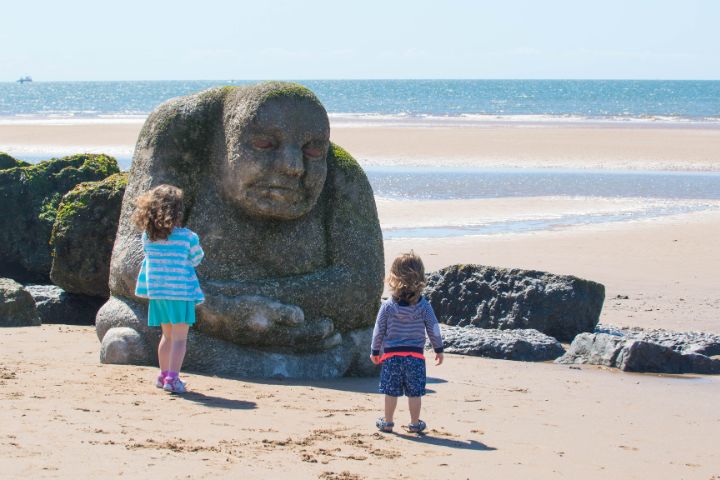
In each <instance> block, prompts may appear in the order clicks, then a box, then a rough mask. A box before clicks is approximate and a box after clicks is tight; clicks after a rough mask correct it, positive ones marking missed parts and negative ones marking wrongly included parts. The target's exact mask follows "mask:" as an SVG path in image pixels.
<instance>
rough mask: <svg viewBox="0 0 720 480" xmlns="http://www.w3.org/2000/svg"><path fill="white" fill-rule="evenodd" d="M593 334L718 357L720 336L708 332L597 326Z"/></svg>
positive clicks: (719, 353)
mask: <svg viewBox="0 0 720 480" xmlns="http://www.w3.org/2000/svg"><path fill="white" fill-rule="evenodd" d="M595 333H609V334H611V335H616V336H622V337H625V338H628V339H632V340H642V341H645V342H648V343H656V344H658V345H662V346H664V347H670V348H672V349H673V350H675V351H676V352H680V353H698V354H700V355H705V356H708V357H712V356H714V355H720V335H716V334H714V333H708V332H674V331H672V330H664V329H661V328H657V329H649V330H646V329H643V328H637V327H636V328H620V327H615V326H613V325H604V324H598V325H597V327H596V328H595Z"/></svg>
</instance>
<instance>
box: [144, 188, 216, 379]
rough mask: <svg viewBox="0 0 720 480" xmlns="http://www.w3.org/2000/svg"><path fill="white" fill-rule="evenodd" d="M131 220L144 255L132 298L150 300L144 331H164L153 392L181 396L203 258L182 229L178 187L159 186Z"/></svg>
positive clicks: (146, 196) (146, 195) (195, 238)
mask: <svg viewBox="0 0 720 480" xmlns="http://www.w3.org/2000/svg"><path fill="white" fill-rule="evenodd" d="M133 220H134V222H135V224H136V225H137V227H138V228H139V229H141V230H143V234H142V244H143V252H144V253H145V258H144V260H143V262H142V266H141V268H140V273H139V274H138V278H137V284H136V286H135V295H137V296H138V297H141V298H147V299H149V306H148V325H149V326H151V327H161V328H162V337H161V338H160V344H159V345H158V363H159V364H160V374H159V375H158V378H157V380H156V382H155V386H156V387H158V388H162V389H164V390H165V391H168V392H171V393H185V392H186V391H187V390H186V387H185V382H183V381H182V380H180V378H179V373H180V368H181V367H182V363H183V359H184V358H185V352H186V350H187V336H188V330H189V329H190V326H191V325H193V324H194V323H195V305H196V304H198V303H201V302H202V301H203V300H204V295H203V292H202V290H201V289H200V283H199V282H198V278H197V275H196V274H195V267H197V266H198V265H199V264H200V262H201V261H202V259H203V256H204V253H203V250H202V247H200V240H199V239H198V236H197V234H196V233H195V232H193V231H191V230H190V229H187V228H183V227H182V220H183V192H182V190H180V189H179V188H177V187H173V186H172V185H159V186H157V187H155V188H153V189H152V190H150V191H148V192H146V193H144V194H143V195H141V196H140V197H139V198H138V199H137V202H136V210H135V214H134V216H133Z"/></svg>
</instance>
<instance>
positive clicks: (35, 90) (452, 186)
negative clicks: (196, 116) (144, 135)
mask: <svg viewBox="0 0 720 480" xmlns="http://www.w3.org/2000/svg"><path fill="white" fill-rule="evenodd" d="M250 83H254V82H252V81H242V80H218V81H210V80H208V81H118V82H32V83H25V84H20V83H0V123H18V122H20V123H24V122H30V123H34V122H51V123H88V122H89V123H95V122H100V123H104V122H106V123H116V122H119V123H122V122H142V120H143V119H144V118H145V117H146V116H147V115H148V114H149V113H150V112H151V111H152V110H153V109H154V108H155V107H157V106H158V105H159V104H160V103H162V102H164V101H165V100H168V99H170V98H172V97H177V96H182V95H186V94H189V93H193V92H197V91H200V90H204V89H208V88H212V87H217V86H225V85H245V84H250ZM298 83H301V84H303V85H305V86H307V87H309V88H310V89H311V90H313V91H314V92H315V94H316V95H317V96H318V97H319V98H320V100H321V101H322V102H323V104H324V105H325V108H326V109H327V111H328V114H329V116H330V119H331V123H332V124H333V125H343V126H366V125H382V126H391V127H392V126H398V127H402V126H417V125H422V126H434V125H438V126H483V125H493V124H498V123H499V124H513V125H515V124H516V125H543V124H557V123H560V124H562V123H573V124H578V123H579V124H588V125H594V124H624V125H663V126H675V127H678V128H683V127H693V126H695V127H697V126H701V127H703V128H719V129H720V81H675V80H672V81H671V80H657V81H652V80H642V81H634V80H307V81H303V80H300V81H298ZM55 153H57V155H60V154H65V153H66V152H41V153H38V152H35V153H29V154H26V155H25V156H24V157H23V155H16V156H17V157H18V158H21V159H24V160H29V161H33V162H34V161H39V160H42V159H44V158H50V157H52V156H55ZM111 153H113V152H111ZM719 155H720V152H719ZM116 156H117V157H118V160H119V163H120V164H121V166H122V167H123V168H127V167H128V166H129V164H130V160H131V152H119V154H118V153H116ZM366 171H367V174H368V178H369V179H370V182H371V184H372V185H373V189H374V191H375V194H376V196H378V197H381V198H390V199H399V200H402V199H413V200H462V199H478V198H511V197H540V196H543V197H557V198H563V199H567V198H572V197H575V196H582V197H585V198H587V197H597V198H615V199H637V202H638V208H636V209H633V210H632V211H631V212H627V211H617V212H613V211H609V212H604V213H602V214H597V213H593V214H590V213H588V214H586V215H583V214H577V212H573V213H572V214H570V213H569V214H567V215H565V216H562V215H561V216H560V217H558V216H557V215H553V216H548V217H547V218H537V217H536V216H535V217H533V218H528V219H517V218H514V219H513V220H512V221H511V220H508V221H506V222H495V223H492V224H468V225H463V226H460V227H457V226H452V227H449V226H444V225H437V226H434V227H424V228H418V229H386V230H385V232H384V233H385V236H386V238H404V237H447V236H457V235H494V234H503V233H519V232H533V231H541V230H553V229H562V228H570V227H573V226H577V225H586V224H595V223H615V222H627V221H638V220H649V219H657V218H661V217H667V216H672V215H678V214H684V213H692V212H699V211H707V210H714V209H718V208H720V173H718V172H658V171H642V170H640V171H632V172H628V171H609V170H597V171H593V170H567V169H555V168H553V169H528V168H517V169H513V168H474V169H473V168H465V167H463V168H443V167H441V166H438V167H437V168H416V167H412V168H411V167H398V166H392V165H388V166H368V167H367V168H366Z"/></svg>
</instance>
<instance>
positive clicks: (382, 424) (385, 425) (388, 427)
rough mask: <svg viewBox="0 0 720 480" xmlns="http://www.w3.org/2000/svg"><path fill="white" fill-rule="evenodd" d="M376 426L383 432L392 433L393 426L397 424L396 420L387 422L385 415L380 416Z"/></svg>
mask: <svg viewBox="0 0 720 480" xmlns="http://www.w3.org/2000/svg"><path fill="white" fill-rule="evenodd" d="M375 426H376V427H377V429H378V430H380V431H381V432H384V433H391V432H392V431H393V427H394V426H395V422H386V421H385V417H380V418H378V419H377V420H376V421H375Z"/></svg>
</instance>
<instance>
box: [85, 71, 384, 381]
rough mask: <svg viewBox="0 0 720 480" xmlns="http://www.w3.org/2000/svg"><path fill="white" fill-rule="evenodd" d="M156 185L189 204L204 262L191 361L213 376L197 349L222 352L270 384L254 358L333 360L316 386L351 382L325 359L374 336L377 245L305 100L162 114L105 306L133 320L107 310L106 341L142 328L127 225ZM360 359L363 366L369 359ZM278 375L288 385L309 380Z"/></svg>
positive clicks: (144, 144)
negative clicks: (328, 379)
mask: <svg viewBox="0 0 720 480" xmlns="http://www.w3.org/2000/svg"><path fill="white" fill-rule="evenodd" d="M161 183H170V184H173V185H176V186H178V187H180V188H182V189H183V190H184V191H185V206H186V225H187V226H188V227H189V228H191V229H192V230H194V231H195V232H197V233H198V235H199V236H200V240H201V243H202V245H203V249H204V250H205V254H206V256H205V260H204V262H203V264H202V265H201V266H200V267H199V268H198V269H197V272H198V277H199V279H200V283H201V286H202V288H203V290H204V292H205V295H206V302H205V303H203V304H202V305H200V306H199V307H198V311H197V312H198V323H197V326H196V329H194V331H193V337H194V338H197V340H193V342H194V343H193V345H196V347H192V346H191V347H190V348H189V352H192V351H193V348H194V349H195V350H196V352H195V353H189V355H190V356H192V355H195V354H197V355H202V356H203V357H204V358H206V359H208V362H209V366H207V368H208V371H214V370H215V367H216V365H215V363H214V361H212V360H211V359H212V358H213V354H212V352H205V351H203V350H202V349H201V347H200V346H201V345H205V347H202V348H205V349H211V348H216V347H215V346H218V347H217V348H220V347H219V345H222V349H221V350H222V352H223V353H222V355H219V354H218V356H222V357H224V358H231V359H234V360H232V362H235V363H237V365H236V366H232V365H231V366H228V367H227V368H230V369H233V371H237V372H251V371H252V372H255V373H256V374H257V375H259V376H263V375H271V376H272V375H275V373H273V372H274V368H270V367H262V366H259V365H257V366H252V368H251V366H250V363H251V360H252V357H253V355H256V354H257V352H258V351H262V352H263V354H262V355H259V354H257V355H259V356H256V357H255V359H254V360H252V362H254V363H257V364H260V363H262V362H270V363H269V364H270V365H273V364H275V363H277V362H275V361H274V360H273V361H272V362H271V361H270V359H275V358H281V357H282V358H295V356H300V357H302V358H305V356H307V355H313V354H315V355H336V354H337V355H340V356H339V357H333V358H336V359H337V360H332V359H327V361H328V362H329V363H328V364H327V366H324V367H323V366H318V365H316V366H315V369H316V371H315V374H316V376H318V377H321V376H328V375H330V373H332V374H333V375H335V374H338V375H340V374H342V373H343V372H342V370H343V369H344V368H347V369H350V368H351V365H352V361H351V360H348V358H351V357H352V358H355V352H344V353H342V354H340V353H333V352H337V349H338V348H340V347H339V346H338V345H350V346H352V342H351V337H353V336H355V333H353V332H356V331H363V330H365V329H367V328H369V327H371V326H372V324H373V321H374V318H375V314H376V312H377V308H378V306H379V303H380V294H381V293H382V288H383V286H382V282H383V275H384V265H383V245H382V234H381V231H380V225H379V222H378V219H377V210H376V208H375V201H374V198H373V194H372V189H371V188H370V184H369V182H368V180H367V177H366V176H365V173H364V172H363V170H362V169H361V168H360V166H359V165H358V164H357V162H355V160H354V159H353V158H352V157H351V156H350V155H349V154H348V153H347V152H345V151H344V150H342V149H341V148H340V147H338V146H336V145H332V144H331V143H330V142H329V122H328V119H327V114H326V112H325V109H324V108H323V107H322V105H321V104H320V102H319V101H318V100H317V98H316V97H315V96H314V95H313V94H312V92H310V91H309V90H307V89H305V88H304V87H301V86H299V85H295V84H287V83H264V84H259V85H255V86H249V87H237V88H220V89H212V90H208V91H205V92H201V93H199V94H196V95H191V96H188V97H182V98H178V99H173V100H170V101H169V102H167V103H165V104H163V105H161V106H160V107H158V109H157V110H155V112H153V113H152V114H151V115H150V116H149V118H148V120H147V122H146V123H145V125H144V127H143V129H142V132H141V134H140V137H139V139H138V143H137V146H136V149H135V157H134V159H133V164H132V168H131V171H130V178H129V182H128V186H127V190H126V194H125V198H124V200H123V206H122V210H121V215H120V223H119V227H118V233H117V239H116V243H115V247H114V249H113V255H112V261H111V269H110V291H111V295H112V298H111V300H110V301H109V302H114V301H119V302H121V303H125V304H127V309H128V311H132V312H134V313H133V314H134V315H135V316H136V318H134V319H130V318H126V319H124V320H123V321H122V322H120V323H121V324H117V323H118V322H117V321H115V320H110V319H109V318H108V315H105V314H104V313H103V310H101V313H103V315H100V314H98V318H97V322H96V325H97V328H98V334H99V336H100V337H101V338H102V335H101V334H100V333H101V332H102V331H104V330H107V328H106V326H107V325H106V323H108V324H109V323H112V324H113V325H115V326H132V325H138V324H143V323H144V322H146V320H145V318H146V317H145V315H146V314H145V308H144V307H142V304H141V303H138V299H135V298H134V296H133V292H134V287H135V281H136V278H137V272H138V270H139V267H140V263H141V261H142V248H141V243H140V235H139V232H137V231H136V230H135V229H134V227H133V225H132V223H131V215H132V213H133V204H134V202H135V199H136V198H137V197H138V196H139V195H140V194H142V193H143V192H145V191H147V190H148V189H150V188H152V187H154V186H156V185H158V184H161ZM138 331H140V330H138ZM141 334H142V332H141ZM147 335H152V334H147ZM348 342H350V343H348ZM148 343H152V342H148ZM348 348H350V347H348ZM352 348H355V347H352ZM361 351H362V354H363V355H365V356H366V354H367V345H363V346H362V349H361ZM247 352H251V353H249V354H248V353H247ZM278 355H279V356H280V357H278ZM246 358H247V359H248V360H247V362H248V363H244V362H245V360H244V359H246ZM308 358H310V357H308ZM318 358H319V357H318ZM323 358H324V357H323ZM340 359H341V360H342V361H340ZM189 360H190V361H191V362H192V360H191V359H189ZM202 360H203V359H202V358H199V359H198V363H196V365H197V368H198V369H200V368H205V367H203V365H205V363H202ZM273 362H275V363H273ZM278 362H279V360H278ZM348 362H350V363H348ZM368 362H369V361H368ZM281 363H282V362H280V363H277V365H280V364H281ZM242 365H246V366H242ZM286 365H287V367H286V369H287V372H288V376H303V375H305V374H306V373H303V372H304V370H303V369H302V368H300V367H297V366H293V365H296V364H294V363H291V364H286ZM331 365H334V366H331ZM210 366H212V368H210ZM278 368H279V369H280V370H282V368H280V367H278ZM258 369H261V370H258ZM323 369H327V371H325V370H323ZM323 372H324V373H323ZM312 373H313V372H312V368H311V367H308V370H307V374H308V375H311V374H312ZM253 376H255V374H253Z"/></svg>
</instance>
